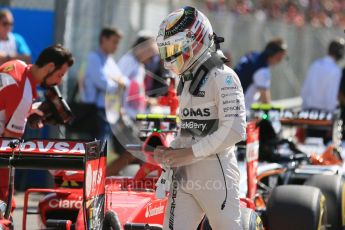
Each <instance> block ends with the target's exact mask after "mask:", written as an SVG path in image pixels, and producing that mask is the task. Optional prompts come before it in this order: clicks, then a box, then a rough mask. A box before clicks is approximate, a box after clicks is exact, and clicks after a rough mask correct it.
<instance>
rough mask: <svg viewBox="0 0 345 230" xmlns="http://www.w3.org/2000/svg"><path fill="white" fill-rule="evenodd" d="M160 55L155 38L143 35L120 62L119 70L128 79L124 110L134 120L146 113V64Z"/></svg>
mask: <svg viewBox="0 0 345 230" xmlns="http://www.w3.org/2000/svg"><path fill="white" fill-rule="evenodd" d="M157 54H158V48H157V45H156V43H155V40H154V39H153V37H150V36H147V35H143V36H139V38H138V39H137V40H136V41H135V43H134V44H133V46H132V50H131V51H130V52H128V53H127V54H125V55H124V56H123V57H121V59H120V60H119V68H120V70H121V71H122V73H123V74H124V75H125V76H126V77H127V78H128V80H129V85H128V88H127V90H126V96H125V102H124V104H125V105H124V109H125V111H126V114H127V115H129V116H130V117H131V118H132V119H133V120H134V119H135V116H136V114H138V113H144V112H145V111H146V106H147V105H146V94H145V86H144V80H145V64H148V63H149V62H150V61H151V60H152V57H154V56H155V55H157Z"/></svg>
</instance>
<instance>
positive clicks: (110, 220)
mask: <svg viewBox="0 0 345 230" xmlns="http://www.w3.org/2000/svg"><path fill="white" fill-rule="evenodd" d="M102 230H122V227H121V223H120V221H119V217H118V216H117V214H116V212H114V211H112V210H108V211H107V212H106V213H105V215H104V220H103V225H102Z"/></svg>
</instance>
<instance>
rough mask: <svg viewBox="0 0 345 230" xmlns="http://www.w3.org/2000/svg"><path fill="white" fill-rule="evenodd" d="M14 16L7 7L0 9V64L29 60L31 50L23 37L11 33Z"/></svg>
mask: <svg viewBox="0 0 345 230" xmlns="http://www.w3.org/2000/svg"><path fill="white" fill-rule="evenodd" d="M13 24H14V18H13V15H12V13H11V11H9V10H8V9H1V10H0V65H2V64H3V63H4V62H6V61H9V60H12V59H19V60H22V61H24V62H26V63H28V64H29V63H30V62H31V51H30V49H29V47H28V45H27V44H26V42H25V40H24V38H23V37H22V36H21V35H19V34H17V33H12V32H11V31H12V28H13Z"/></svg>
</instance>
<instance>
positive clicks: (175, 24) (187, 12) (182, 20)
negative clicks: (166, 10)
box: [164, 6, 197, 38]
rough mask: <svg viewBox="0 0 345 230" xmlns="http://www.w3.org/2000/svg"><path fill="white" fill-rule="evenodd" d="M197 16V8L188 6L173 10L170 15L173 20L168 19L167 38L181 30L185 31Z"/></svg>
mask: <svg viewBox="0 0 345 230" xmlns="http://www.w3.org/2000/svg"><path fill="white" fill-rule="evenodd" d="M179 14H181V15H179ZM176 16H177V17H176ZM196 16H197V11H196V10H195V8H193V7H188V6H187V7H184V8H183V9H181V10H177V11H175V12H173V13H172V14H171V16H170V17H172V18H173V20H172V21H171V22H169V21H167V24H166V28H165V35H164V37H165V38H167V37H170V36H173V35H175V34H177V33H179V32H183V31H184V30H185V29H187V28H188V27H189V26H191V25H193V23H194V21H195V18H196Z"/></svg>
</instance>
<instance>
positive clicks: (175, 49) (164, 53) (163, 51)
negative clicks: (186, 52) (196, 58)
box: [159, 42, 182, 62]
mask: <svg viewBox="0 0 345 230" xmlns="http://www.w3.org/2000/svg"><path fill="white" fill-rule="evenodd" d="M181 54H182V42H179V43H175V44H172V45H166V46H161V47H159V55H160V57H161V58H162V59H163V60H164V61H168V62H170V61H173V60H174V59H176V58H177V57H178V56H180V55H181Z"/></svg>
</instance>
